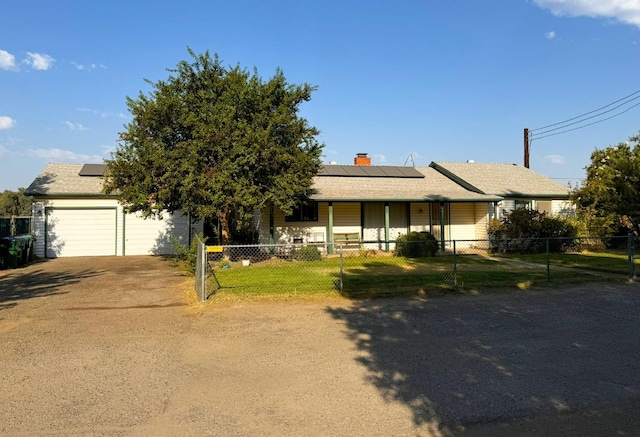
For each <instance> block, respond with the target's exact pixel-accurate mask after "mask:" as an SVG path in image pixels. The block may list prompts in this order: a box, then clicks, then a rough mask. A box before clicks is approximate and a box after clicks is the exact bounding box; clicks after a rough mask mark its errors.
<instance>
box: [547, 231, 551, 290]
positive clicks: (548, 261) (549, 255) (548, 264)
mask: <svg viewBox="0 0 640 437" xmlns="http://www.w3.org/2000/svg"><path fill="white" fill-rule="evenodd" d="M546 245H547V281H550V280H551V251H550V250H549V238H547V242H546Z"/></svg>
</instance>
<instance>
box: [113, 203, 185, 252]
mask: <svg viewBox="0 0 640 437" xmlns="http://www.w3.org/2000/svg"><path fill="white" fill-rule="evenodd" d="M124 229H125V232H124V235H125V237H124V248H125V249H124V252H125V255H166V254H171V253H175V252H174V249H173V246H172V244H171V239H172V236H173V237H175V238H177V239H178V240H179V241H180V242H181V243H182V244H183V245H188V238H189V218H188V217H187V216H184V215H182V214H169V213H164V214H163V217H162V219H158V218H156V219H152V218H148V219H143V218H142V217H141V215H140V214H139V213H138V214H126V215H125V216H124Z"/></svg>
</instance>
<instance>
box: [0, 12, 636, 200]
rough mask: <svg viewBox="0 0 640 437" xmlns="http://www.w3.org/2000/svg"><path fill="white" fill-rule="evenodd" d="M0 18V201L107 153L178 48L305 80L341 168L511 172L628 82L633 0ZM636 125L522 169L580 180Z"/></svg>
mask: <svg viewBox="0 0 640 437" xmlns="http://www.w3.org/2000/svg"><path fill="white" fill-rule="evenodd" d="M0 21H1V22H2V25H1V26H0V191H2V190H5V189H11V190H15V189H17V188H18V187H26V186H28V185H29V183H31V181H32V180H33V179H34V178H35V177H36V176H37V174H38V173H39V172H40V171H41V170H42V169H43V168H44V166H45V165H46V163H47V162H76V163H85V162H101V161H102V159H104V158H108V157H109V153H110V151H112V150H114V148H115V147H116V145H117V138H118V133H119V132H120V131H122V130H123V125H124V124H126V123H127V122H128V121H129V120H130V115H129V113H128V110H127V106H126V97H127V96H130V97H135V96H137V95H138V93H139V92H140V91H143V92H148V91H149V89H150V88H149V85H148V84H147V83H146V82H145V81H144V79H145V78H147V79H150V80H152V81H155V80H159V79H164V78H166V77H167V76H168V74H169V73H168V72H167V71H166V69H167V68H172V67H174V66H175V65H176V64H177V63H178V62H179V61H181V60H184V59H189V55H188V53H187V46H189V47H191V48H192V49H193V50H195V51H196V52H198V53H200V52H203V51H205V50H210V51H211V52H216V53H218V54H219V56H220V58H221V59H222V60H223V62H224V63H225V64H228V65H235V64H237V63H239V64H240V65H242V66H244V67H248V68H253V67H254V66H255V67H256V68H257V69H258V71H259V74H260V75H261V76H262V77H263V78H265V79H266V78H268V77H270V76H271V75H273V73H274V71H275V69H276V68H277V67H280V68H282V70H283V71H284V74H285V76H286V77H287V79H288V80H289V81H290V82H292V83H301V82H308V83H310V84H313V85H317V86H318V90H317V91H316V92H315V93H314V95H313V99H312V100H311V101H310V102H308V103H306V104H304V105H303V107H302V115H303V116H304V117H306V118H307V119H308V120H309V122H310V123H311V124H312V125H314V126H316V127H317V128H319V129H320V131H321V136H320V140H321V141H322V142H324V143H325V145H326V147H325V151H324V153H325V158H324V159H325V162H329V161H336V162H337V163H340V164H351V163H353V157H354V156H355V154H356V153H357V152H367V153H369V156H371V157H372V159H373V162H374V163H376V164H386V165H403V164H405V163H406V162H411V161H413V162H414V163H415V164H416V165H428V164H429V163H430V162H431V161H466V160H469V159H473V160H475V161H477V162H509V163H518V164H522V162H523V129H524V128H525V127H527V128H530V129H534V128H538V127H541V126H546V125H549V124H552V123H556V122H560V121H563V120H566V119H569V118H572V117H574V116H577V115H580V114H582V113H585V112H588V111H591V110H594V109H597V108H600V107H602V106H604V105H607V104H609V103H611V102H613V101H615V100H617V99H620V98H622V97H624V96H627V95H629V94H631V93H634V92H635V91H637V90H640V80H638V70H639V68H638V67H639V66H640V62H639V60H640V58H639V55H640V45H639V44H640V0H495V1H484V2H482V1H476V0H439V1H438V0H433V1H427V0H421V1H418V0H398V1H393V2H392V1H377V0H368V1H360V0H353V1H349V2H344V1H334V0H324V1H301V0H295V1H294V0H279V1H270V0H262V1H254V0H250V1H235V2H222V1H205V0H202V1H183V2H175V1H174V2H169V1H162V0H156V1H153V2H151V1H146V0H138V1H135V2H131V1H127V2H125V1H120V0H111V1H108V2H107V1H104V2H92V1H84V0H77V1H72V0H58V1H56V2H51V1H44V0H43V1H30V0H23V1H20V2H5V4H4V5H3V6H2V19H1V20H0ZM638 101H640V100H638ZM638 101H635V102H638ZM635 102H633V103H635ZM629 106H630V105H629ZM626 108H627V107H622V108H620V110H623V109H626ZM618 112H619V111H618ZM616 113H617V112H616V111H614V112H611V113H609V114H608V115H614V114H616ZM592 121H593V120H592ZM638 130H640V106H639V107H637V108H631V109H629V110H628V112H626V113H624V114H621V115H620V116H617V117H614V118H612V119H611V120H608V121H605V122H602V123H598V124H595V125H593V126H589V127H586V128H583V129H579V130H576V131H573V132H568V133H565V134H562V135H557V136H552V137H548V138H543V139H539V140H534V142H533V143H532V148H531V168H532V169H534V170H536V171H538V172H540V173H542V174H544V175H546V176H548V177H551V178H555V179H556V180H558V181H559V182H562V183H566V182H567V181H571V182H573V183H575V182H577V181H579V180H580V179H582V178H583V177H584V167H585V166H586V165H588V163H589V157H590V154H591V152H592V151H593V150H594V149H595V148H604V147H606V146H608V145H613V144H617V143H619V142H623V141H626V140H627V138H628V137H630V136H632V135H635V134H636V133H637V132H638ZM409 157H411V159H410V158H409Z"/></svg>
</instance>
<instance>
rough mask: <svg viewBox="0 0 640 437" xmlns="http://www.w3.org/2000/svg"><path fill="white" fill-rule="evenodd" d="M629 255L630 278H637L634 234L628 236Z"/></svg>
mask: <svg viewBox="0 0 640 437" xmlns="http://www.w3.org/2000/svg"><path fill="white" fill-rule="evenodd" d="M627 257H628V259H629V279H631V280H635V279H636V264H635V261H634V258H635V257H634V253H633V235H632V234H629V235H628V236H627Z"/></svg>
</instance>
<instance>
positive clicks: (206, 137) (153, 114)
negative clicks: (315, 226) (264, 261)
mask: <svg viewBox="0 0 640 437" xmlns="http://www.w3.org/2000/svg"><path fill="white" fill-rule="evenodd" d="M188 51H189V54H190V55H191V57H192V58H193V61H192V62H187V61H181V62H180V63H178V65H177V67H176V68H175V69H169V70H168V71H169V73H170V75H169V78H168V79H167V80H160V81H157V82H155V83H153V82H151V81H149V80H147V83H149V84H150V85H151V86H152V91H151V92H150V93H149V94H144V93H143V92H140V93H139V95H138V97H137V98H136V99H133V98H130V97H128V98H127V105H128V107H129V110H130V112H131V114H132V116H133V120H132V121H131V122H130V123H129V124H127V125H126V126H125V131H124V132H123V133H122V134H121V135H120V142H119V145H118V147H117V149H116V151H115V152H114V153H113V154H112V156H111V159H110V160H107V172H106V183H105V192H106V193H118V194H119V196H120V201H121V203H122V204H123V205H125V207H126V208H127V210H128V211H130V212H134V211H141V212H142V213H143V214H144V215H145V216H154V215H157V214H161V213H162V211H169V212H174V211H183V212H185V213H188V214H190V215H191V216H192V217H194V218H196V219H209V218H217V219H218V221H219V223H220V225H221V228H222V237H223V241H224V242H228V241H229V238H230V236H231V231H233V230H234V229H236V230H241V229H243V228H244V229H246V227H247V226H248V224H249V223H250V222H251V220H252V218H253V214H254V212H255V211H257V210H259V209H261V208H263V207H265V206H268V205H273V206H275V207H278V208H280V209H281V210H282V211H283V212H284V213H285V214H290V213H291V212H292V211H293V208H294V207H295V206H296V205H298V204H299V203H300V202H301V201H303V200H304V199H306V198H307V197H308V195H309V194H310V190H311V184H312V180H313V176H315V175H316V174H317V172H318V169H319V166H320V156H321V153H322V148H323V145H322V144H319V143H318V141H317V140H316V136H317V135H318V134H319V131H318V130H317V129H316V128H315V127H312V126H310V125H309V123H308V122H307V120H306V119H305V118H302V117H300V115H299V106H300V104H301V103H302V102H306V101H309V100H310V99H311V94H312V92H313V91H315V89H316V87H314V86H311V85H309V84H306V83H304V84H302V85H294V84H289V83H288V82H287V81H286V79H285V77H284V74H283V72H282V71H281V70H280V69H277V70H276V72H275V74H274V75H273V77H271V78H270V79H269V80H267V81H264V80H262V79H261V78H260V77H259V76H258V72H257V70H256V69H254V70H253V72H252V73H250V72H249V71H247V70H246V69H244V68H242V67H240V66H239V65H236V66H235V67H224V66H223V65H222V63H221V62H220V60H219V59H218V55H217V54H214V56H213V57H212V56H210V54H209V52H205V53H204V54H196V53H194V52H193V51H192V50H191V49H188ZM232 225H233V227H234V229H232V228H231V226H232Z"/></svg>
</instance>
